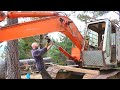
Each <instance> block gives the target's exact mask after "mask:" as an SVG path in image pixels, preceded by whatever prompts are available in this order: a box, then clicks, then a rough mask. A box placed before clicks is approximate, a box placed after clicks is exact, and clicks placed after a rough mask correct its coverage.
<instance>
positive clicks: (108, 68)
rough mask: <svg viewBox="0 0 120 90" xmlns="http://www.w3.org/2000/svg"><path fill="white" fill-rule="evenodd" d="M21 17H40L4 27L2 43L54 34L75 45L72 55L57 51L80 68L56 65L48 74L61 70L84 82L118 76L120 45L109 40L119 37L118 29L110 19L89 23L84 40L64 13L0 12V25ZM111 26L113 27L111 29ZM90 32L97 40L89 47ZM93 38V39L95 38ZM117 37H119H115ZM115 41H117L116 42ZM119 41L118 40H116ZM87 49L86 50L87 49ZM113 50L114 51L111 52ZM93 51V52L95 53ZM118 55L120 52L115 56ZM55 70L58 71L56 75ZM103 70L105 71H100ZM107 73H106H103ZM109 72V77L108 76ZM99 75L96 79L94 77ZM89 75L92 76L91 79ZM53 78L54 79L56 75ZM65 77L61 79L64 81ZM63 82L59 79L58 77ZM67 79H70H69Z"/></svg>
mask: <svg viewBox="0 0 120 90" xmlns="http://www.w3.org/2000/svg"><path fill="white" fill-rule="evenodd" d="M20 17H41V18H40V20H34V21H29V22H24V23H18V24H14V25H10V26H5V27H2V28H0V42H4V41H9V40H14V39H19V38H25V37H30V36H35V35H40V34H46V33H51V32H61V33H63V34H65V35H66V36H67V37H68V38H69V39H70V40H71V41H72V42H73V44H74V47H72V49H71V50H72V51H71V52H72V53H71V54H69V53H68V52H67V51H66V50H64V49H63V48H62V47H60V46H59V47H58V49H59V50H60V51H61V52H62V53H63V54H64V55H65V56H67V57H68V58H69V59H70V60H73V61H75V62H76V64H78V65H79V68H76V67H70V66H60V65H55V66H53V67H54V68H53V67H50V68H48V71H53V72H56V71H59V70H60V69H62V70H63V71H64V70H66V71H70V72H71V71H72V72H77V74H78V72H79V75H78V77H80V75H81V76H82V78H86V76H87V75H88V77H89V78H101V77H102V78H105V79H106V78H110V77H113V76H115V77H116V76H117V77H118V76H119V71H118V70H116V67H118V64H119V56H117V55H118V54H116V53H119V49H118V48H119V45H117V42H116V41H114V42H116V43H115V45H114V43H113V45H111V43H110V41H111V40H107V39H111V37H110V35H111V33H112V34H113V35H114V34H115V35H116V33H118V31H117V29H118V27H117V26H116V25H115V24H113V23H111V22H110V21H109V20H108V19H104V20H98V21H94V22H90V23H88V24H87V28H86V29H87V30H86V34H85V37H84V38H83V36H82V35H81V33H80V32H79V30H78V28H77V27H76V25H75V24H74V22H73V21H72V20H71V19H69V18H68V17H67V16H66V15H65V14H63V13H61V12H54V11H34V12H31V11H29V12H16V11H10V12H8V13H7V14H5V13H3V12H2V11H1V12H0V21H3V20H5V18H11V19H13V18H20ZM110 25H111V27H109V26H110ZM91 32H95V34H96V33H97V34H96V35H95V36H96V37H94V38H95V40H96V41H95V40H93V39H94V38H92V40H93V41H91V42H94V43H92V44H91V42H88V45H86V41H87V40H88V39H87V38H88V37H89V41H90V40H91V38H90V37H91ZM103 34H104V40H103V48H102V50H99V49H97V48H98V46H99V44H100V41H101V39H102V35H103ZM92 36H93V35H92ZM115 37H117V36H115ZM113 39H116V38H113ZM116 40H117V39H116ZM95 43H96V44H95ZM86 46H87V47H86ZM110 46H112V47H113V48H110ZM93 49H94V50H93ZM116 51H117V52H116ZM55 70H56V71H55ZM100 70H102V71H100ZM104 72H105V73H104ZM106 72H107V74H106ZM95 73H96V75H95ZM65 75H66V76H70V74H65ZM89 75H90V76H89ZM53 76H54V75H53ZM66 76H64V77H63V76H62V75H61V77H62V78H65V77H66ZM55 77H57V78H60V75H58V76H56V75H55ZM67 78H68V77H67Z"/></svg>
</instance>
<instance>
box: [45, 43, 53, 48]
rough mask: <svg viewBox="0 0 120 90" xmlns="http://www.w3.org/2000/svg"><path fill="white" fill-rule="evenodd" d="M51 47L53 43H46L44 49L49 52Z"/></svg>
mask: <svg viewBox="0 0 120 90" xmlns="http://www.w3.org/2000/svg"><path fill="white" fill-rule="evenodd" d="M52 46H53V43H51V44H50V45H49V44H48V43H47V44H46V46H45V48H47V50H49V49H50V48H51V47H52Z"/></svg>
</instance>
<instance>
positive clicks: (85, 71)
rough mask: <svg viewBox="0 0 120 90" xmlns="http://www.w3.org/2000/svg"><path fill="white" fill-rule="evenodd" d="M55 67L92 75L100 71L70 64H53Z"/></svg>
mask: <svg viewBox="0 0 120 90" xmlns="http://www.w3.org/2000/svg"><path fill="white" fill-rule="evenodd" d="M55 67H56V68H59V69H63V70H67V71H73V72H79V73H87V74H92V75H99V74H100V71H98V70H89V69H83V68H76V67H71V66H61V65H55Z"/></svg>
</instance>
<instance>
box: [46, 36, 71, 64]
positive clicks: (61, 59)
mask: <svg viewBox="0 0 120 90" xmlns="http://www.w3.org/2000/svg"><path fill="white" fill-rule="evenodd" d="M59 37H60V38H61V41H60V42H58V41H57V40H56V41H55V40H54V39H52V40H54V41H55V42H56V44H57V45H59V46H61V47H62V48H63V49H65V50H66V51H67V52H68V53H71V47H72V42H71V41H70V40H69V38H68V37H66V36H63V35H59ZM47 54H48V56H50V57H52V59H53V62H54V63H57V64H60V65H65V61H66V59H67V57H66V56H65V55H64V54H62V53H61V52H60V51H59V50H58V47H57V46H55V45H54V46H53V47H52V48H51V50H49V51H48V53H47Z"/></svg>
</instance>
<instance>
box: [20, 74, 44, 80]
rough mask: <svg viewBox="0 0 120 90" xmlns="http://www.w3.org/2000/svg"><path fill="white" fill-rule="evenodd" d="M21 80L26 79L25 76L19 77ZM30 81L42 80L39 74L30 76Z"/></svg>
mask: <svg viewBox="0 0 120 90" xmlns="http://www.w3.org/2000/svg"><path fill="white" fill-rule="evenodd" d="M21 79H26V75H21ZM30 79H42V77H41V75H40V74H39V73H35V74H31V76H30Z"/></svg>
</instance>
